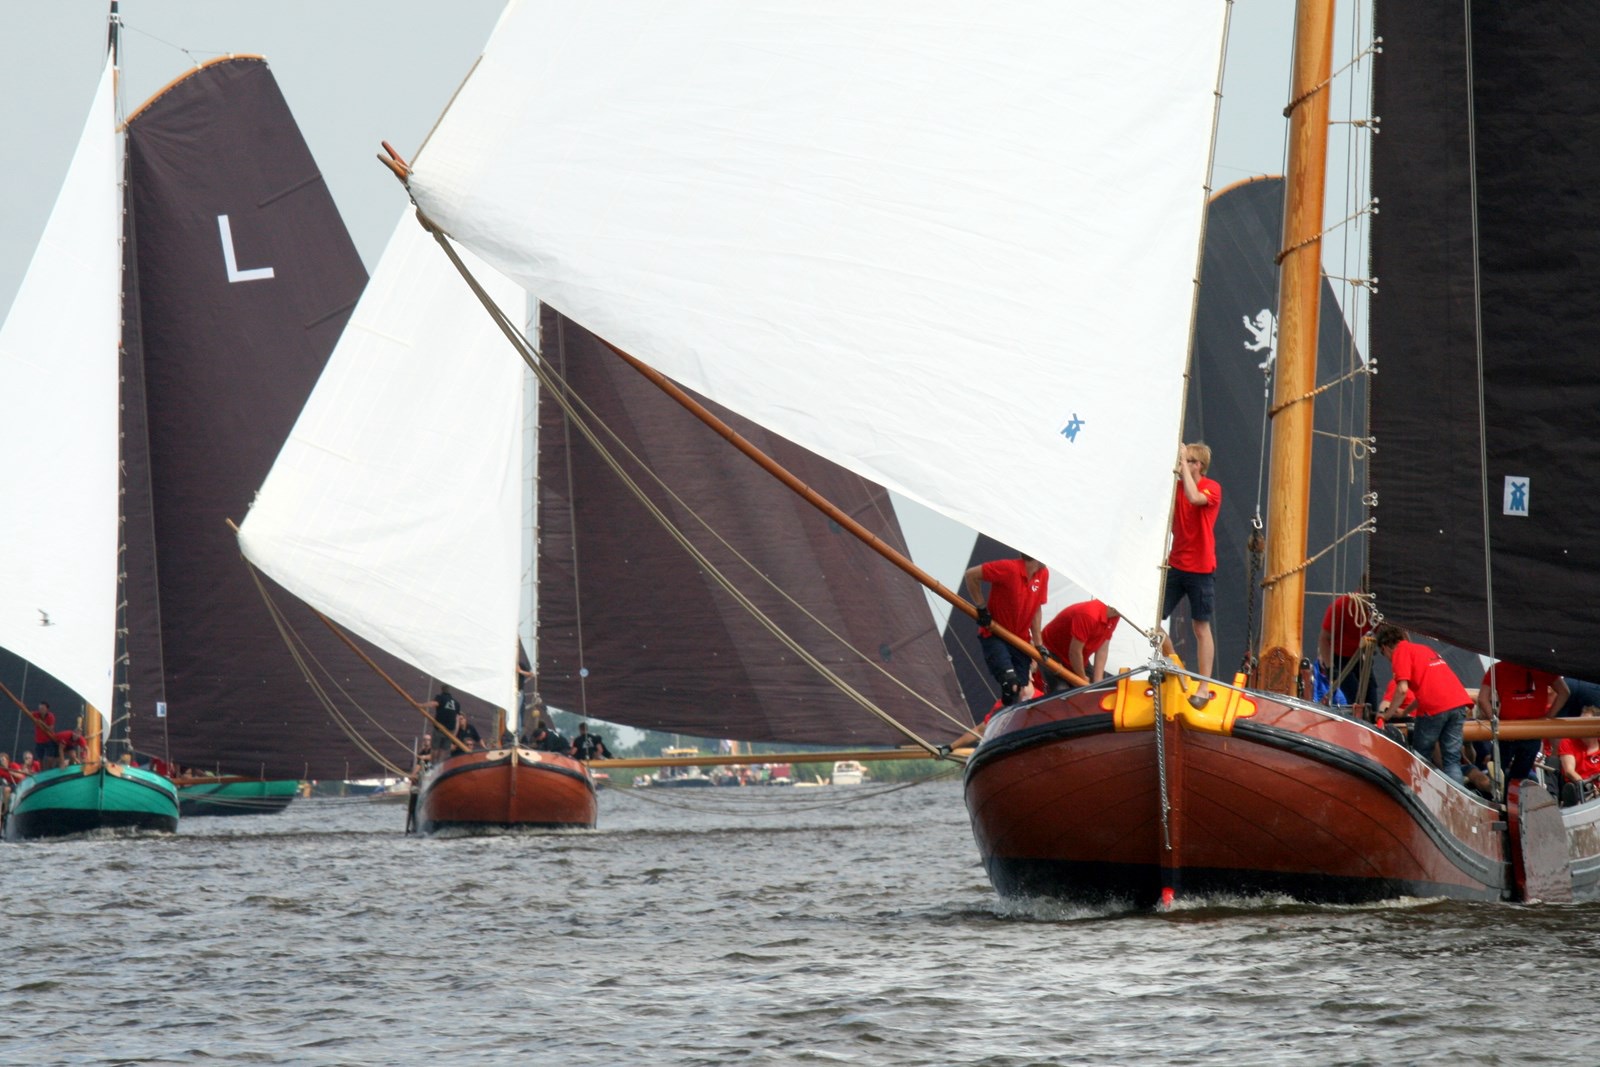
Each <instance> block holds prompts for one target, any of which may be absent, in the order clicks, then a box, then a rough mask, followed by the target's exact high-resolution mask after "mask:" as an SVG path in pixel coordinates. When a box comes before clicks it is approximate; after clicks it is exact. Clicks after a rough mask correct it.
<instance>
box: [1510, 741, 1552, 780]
mask: <svg viewBox="0 0 1600 1067" xmlns="http://www.w3.org/2000/svg"><path fill="white" fill-rule="evenodd" d="M1543 748H1544V742H1542V741H1540V740H1539V739H1538V738H1531V739H1529V740H1525V741H1501V742H1500V758H1501V760H1503V761H1504V762H1505V765H1506V780H1507V781H1511V782H1514V781H1518V780H1519V779H1522V778H1532V777H1533V765H1534V764H1535V763H1536V762H1537V761H1538V759H1539V752H1540V751H1541V750H1542V749H1543Z"/></svg>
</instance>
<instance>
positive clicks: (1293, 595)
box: [1257, 0, 1333, 693]
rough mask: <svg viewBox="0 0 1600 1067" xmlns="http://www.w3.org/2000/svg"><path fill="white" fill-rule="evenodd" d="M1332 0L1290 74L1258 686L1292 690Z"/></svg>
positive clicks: (1301, 12) (1300, 16)
mask: <svg viewBox="0 0 1600 1067" xmlns="http://www.w3.org/2000/svg"><path fill="white" fill-rule="evenodd" d="M1332 66H1333V3H1332V0H1298V3H1297V4H1296V6H1295V34H1294V73H1293V76H1292V78H1291V80H1290V84H1291V86H1292V88H1291V90H1290V91H1291V94H1292V95H1291V96H1290V102H1289V106H1288V108H1286V109H1285V110H1286V112H1287V113H1288V115H1289V166H1288V179H1287V186H1288V201H1287V203H1286V205H1285V207H1284V213H1283V249H1282V251H1281V252H1279V256H1280V257H1281V267H1280V269H1279V274H1278V356H1277V366H1276V369H1275V370H1274V372H1273V395H1272V408H1273V411H1274V414H1273V416H1272V467H1271V474H1270V477H1269V481H1268V489H1267V558H1266V571H1267V578H1266V581H1265V582H1264V583H1263V584H1264V586H1265V593H1264V596H1263V600H1262V632H1261V648H1262V652H1261V666H1260V674H1259V676H1258V678H1257V684H1258V685H1259V687H1260V688H1262V689H1265V690H1267V691H1269V692H1276V693H1293V692H1294V691H1295V688H1296V679H1297V677H1298V674H1299V669H1300V659H1301V655H1302V649H1301V633H1302V630H1303V627H1304V612H1305V604H1304V601H1305V587H1306V581H1305V569H1304V562H1305V558H1306V530H1307V526H1308V521H1307V514H1306V513H1307V510H1308V508H1309V502H1310V493H1311V431H1312V416H1313V414H1314V410H1315V409H1314V404H1313V402H1312V399H1311V395H1310V394H1311V391H1312V390H1313V389H1314V388H1315V387H1316V380H1317V320H1318V315H1319V311H1320V304H1321V296H1322V238H1321V233H1322V199H1323V192H1324V188H1325V186H1326V184H1327V174H1326V170H1327V158H1328V95H1329V94H1328V78H1329V74H1330V71H1331V69H1332Z"/></svg>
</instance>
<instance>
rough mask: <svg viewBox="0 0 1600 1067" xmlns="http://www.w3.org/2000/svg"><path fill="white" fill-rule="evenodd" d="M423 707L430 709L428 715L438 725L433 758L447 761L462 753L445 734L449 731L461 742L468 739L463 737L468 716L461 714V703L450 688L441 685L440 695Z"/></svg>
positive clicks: (434, 736) (434, 731) (436, 726)
mask: <svg viewBox="0 0 1600 1067" xmlns="http://www.w3.org/2000/svg"><path fill="white" fill-rule="evenodd" d="M422 706H423V707H424V708H426V709H428V713H429V714H430V715H432V716H433V720H434V723H435V724H436V725H435V726H434V729H433V758H434V759H435V760H440V759H445V758H448V757H450V756H453V755H455V754H456V753H457V752H459V751H461V750H460V749H458V748H457V747H456V745H455V742H453V741H451V740H450V738H449V736H448V735H447V734H446V733H445V731H446V730H448V731H449V732H450V733H452V734H455V735H456V737H458V738H461V740H463V741H465V740H466V738H464V737H461V733H462V724H463V723H464V722H465V720H466V716H465V715H463V714H461V702H460V701H459V700H457V699H456V698H455V694H454V693H452V692H450V687H449V686H448V685H441V686H440V687H439V695H438V696H436V697H434V698H433V699H432V700H430V701H428V702H427V703H426V704H424V705H422Z"/></svg>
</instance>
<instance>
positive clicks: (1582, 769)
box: [1556, 737, 1600, 778]
mask: <svg viewBox="0 0 1600 1067" xmlns="http://www.w3.org/2000/svg"><path fill="white" fill-rule="evenodd" d="M1586 744H1588V742H1587V741H1585V740H1584V739H1583V738H1580V737H1563V738H1562V739H1561V744H1559V745H1557V746H1556V754H1557V755H1558V756H1571V757H1572V759H1573V761H1574V762H1575V763H1576V764H1577V765H1578V777H1579V778H1592V777H1594V776H1595V775H1597V774H1600V748H1596V749H1595V750H1594V751H1593V752H1589V751H1586V750H1585V749H1584V746H1585V745H1586Z"/></svg>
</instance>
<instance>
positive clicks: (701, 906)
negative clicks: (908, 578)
mask: <svg viewBox="0 0 1600 1067" xmlns="http://www.w3.org/2000/svg"><path fill="white" fill-rule="evenodd" d="M403 823H404V808H403V807H402V806H397V805H392V804H378V803H373V802H369V801H365V800H357V799H325V800H323V799H318V800H297V801H295V803H294V804H292V805H291V806H290V807H289V809H288V810H287V811H285V812H283V813H282V814H280V815H268V816H251V817H244V818H215V817H212V818H194V819H189V820H185V822H184V824H183V826H182V827H181V828H180V830H179V832H178V834H176V835H174V836H171V837H166V838H115V839H104V838H93V839H79V840H68V841H59V842H50V843H38V842H35V843H28V844H7V845H0V863H3V865H4V868H5V883H4V884H5V894H4V895H5V919H4V923H3V925H0V930H3V931H4V935H3V936H4V946H5V953H6V960H7V964H6V966H5V967H4V968H3V971H0V990H3V992H0V1019H3V1020H4V1021H5V1026H4V1027H3V1028H0V1063H6V1064H58V1063H59V1064H224V1063H225V1064H232V1063H245V1064H423V1063H428V1064H499V1063H510V1064H521V1063H557V1064H574V1065H588V1064H607V1065H610V1064H624V1063H629V1064H638V1063H650V1064H656V1063H661V1064H728V1063H743V1064H786V1063H796V1064H874V1065H876V1064H956V1063H961V1064H985V1065H994V1067H1011V1065H1023V1064H1133V1063H1163V1064H1202V1063H1226V1064H1234V1063H1246V1064H1255V1063H1261V1064H1267V1063H1271V1064H1395V1063H1464V1062H1472V1063H1475V1064H1501V1063H1506V1064H1509V1063H1524V1062H1542V1063H1586V1064H1593V1063H1600V1051H1596V1049H1595V1046H1594V1044H1593V1038H1592V1036H1591V1035H1592V1031H1593V1019H1594V1018H1595V1017H1596V1013H1597V1011H1600V983H1597V982H1596V981H1595V974H1596V971H1597V966H1596V962H1595V961H1596V960H1597V959H1600V905H1567V906H1548V905H1541V906H1528V907H1522V906H1514V905H1482V904H1474V905H1463V904H1454V903H1448V902H1443V901H1423V900H1404V901H1396V902H1393V903H1392V904H1388V905H1382V906H1373V907H1365V908H1327V907H1310V906H1305V905H1300V904H1296V903H1294V902H1292V901H1286V900H1280V901H1207V902H1195V903H1190V904H1187V905H1180V906H1179V907H1178V908H1177V909H1175V910H1173V911H1171V912H1166V913H1161V914H1156V913H1151V912H1117V911H1086V910H1078V909H1072V908H1066V907H1062V906H1060V905H1052V904H1045V903H1040V902H1028V903H1020V904H1017V903H1005V902H1002V901H1000V900H999V899H998V898H997V897H996V896H995V894H994V892H993V890H992V889H991V887H990V885H989V883H988V880H987V878H986V877H985V875H984V872H983V869H982V867H981V866H980V865H979V863H978V858H977V850H976V847H975V846H974V844H973V841H972V836H971V831H970V828H969V824H968V822H967V817H966V812H965V809H964V807H963V805H962V799H961V789H960V785H959V782H957V781H955V780H952V779H946V780H943V781H935V782H931V783H927V784H923V785H918V786H915V787H912V788H899V789H894V790H887V789H886V788H885V787H883V786H875V785H870V784H869V785H866V786H857V787H828V788H818V789H795V788H790V789H771V788H750V789H701V790H670V791H669V790H657V791H656V792H655V793H653V794H652V793H650V791H648V790H639V791H628V790H607V791H605V792H602V794H601V806H600V828H599V829H597V830H595V831H593V832H584V833H550V834H533V835H514V836H500V837H484V838H456V839H440V838H432V839H418V838H412V837H407V836H406V835H405V834H404V833H402V832H401V830H402V826H403Z"/></svg>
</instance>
